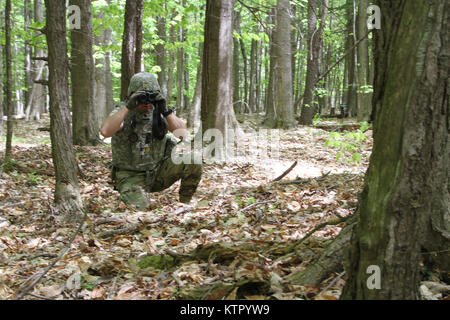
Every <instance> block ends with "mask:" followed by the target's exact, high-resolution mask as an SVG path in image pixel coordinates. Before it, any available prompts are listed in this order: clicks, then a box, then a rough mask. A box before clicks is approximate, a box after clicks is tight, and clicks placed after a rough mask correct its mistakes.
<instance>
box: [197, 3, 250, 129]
mask: <svg viewBox="0 0 450 320" xmlns="http://www.w3.org/2000/svg"><path fill="white" fill-rule="evenodd" d="M233 6H234V0H207V4H206V23H205V42H204V46H205V47H204V52H203V68H204V69H203V80H202V92H203V94H202V103H201V119H202V130H203V132H205V131H206V130H207V129H210V128H216V129H218V130H220V131H221V132H222V134H223V136H224V137H225V138H226V137H227V133H228V130H233V129H234V130H235V134H236V135H237V136H239V135H241V134H242V132H241V130H240V128H239V124H238V122H237V120H236V117H235V114H234V110H233V107H232V92H231V64H232V52H231V50H232V44H233V27H232V20H233Z"/></svg>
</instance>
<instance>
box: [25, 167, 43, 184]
mask: <svg viewBox="0 0 450 320" xmlns="http://www.w3.org/2000/svg"><path fill="white" fill-rule="evenodd" d="M26 180H27V184H29V185H30V186H34V187H35V186H37V185H38V184H39V183H40V182H41V181H42V176H40V175H38V174H36V172H34V171H33V172H30V173H28V174H27V177H26Z"/></svg>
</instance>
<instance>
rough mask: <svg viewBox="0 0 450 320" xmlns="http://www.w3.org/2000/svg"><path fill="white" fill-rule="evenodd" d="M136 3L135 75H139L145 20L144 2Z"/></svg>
mask: <svg viewBox="0 0 450 320" xmlns="http://www.w3.org/2000/svg"><path fill="white" fill-rule="evenodd" d="M135 1H136V6H137V7H136V10H137V12H136V45H135V47H136V52H135V55H134V59H135V61H134V73H139V72H141V71H142V40H143V39H142V36H143V35H142V32H143V21H142V19H143V18H144V0H135Z"/></svg>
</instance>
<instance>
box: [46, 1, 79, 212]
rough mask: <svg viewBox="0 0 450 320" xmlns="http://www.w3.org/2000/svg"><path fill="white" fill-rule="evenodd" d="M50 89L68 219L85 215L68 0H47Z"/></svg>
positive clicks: (59, 184) (60, 200) (60, 201)
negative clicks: (72, 99) (73, 121)
mask: <svg viewBox="0 0 450 320" xmlns="http://www.w3.org/2000/svg"><path fill="white" fill-rule="evenodd" d="M45 7H46V27H45V32H46V36H47V45H48V64H49V71H50V74H49V91H50V138H51V141H52V158H53V164H54V167H55V180H56V186H55V203H56V204H57V206H58V208H59V211H60V212H61V213H63V214H64V215H65V217H66V218H67V219H68V220H72V219H73V218H75V217H77V216H79V215H81V210H82V204H81V197H80V190H79V186H78V178H77V169H78V165H77V162H76V159H75V155H74V154H73V144H72V133H71V130H70V112H69V81H68V76H69V75H68V70H69V62H68V57H67V41H66V5H65V2H64V1H58V2H54V1H53V0H45Z"/></svg>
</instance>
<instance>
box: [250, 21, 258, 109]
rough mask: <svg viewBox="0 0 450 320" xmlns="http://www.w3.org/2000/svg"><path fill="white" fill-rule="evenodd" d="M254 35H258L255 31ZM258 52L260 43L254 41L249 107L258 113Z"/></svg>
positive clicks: (251, 57)
mask: <svg viewBox="0 0 450 320" xmlns="http://www.w3.org/2000/svg"><path fill="white" fill-rule="evenodd" d="M253 32H254V33H258V31H257V30H256V29H255V30H253ZM257 52H258V41H256V40H255V39H252V42H251V49H250V73H249V77H250V87H249V89H250V90H249V96H248V106H249V108H250V110H251V111H252V112H256V74H257V63H258V61H257Z"/></svg>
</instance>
